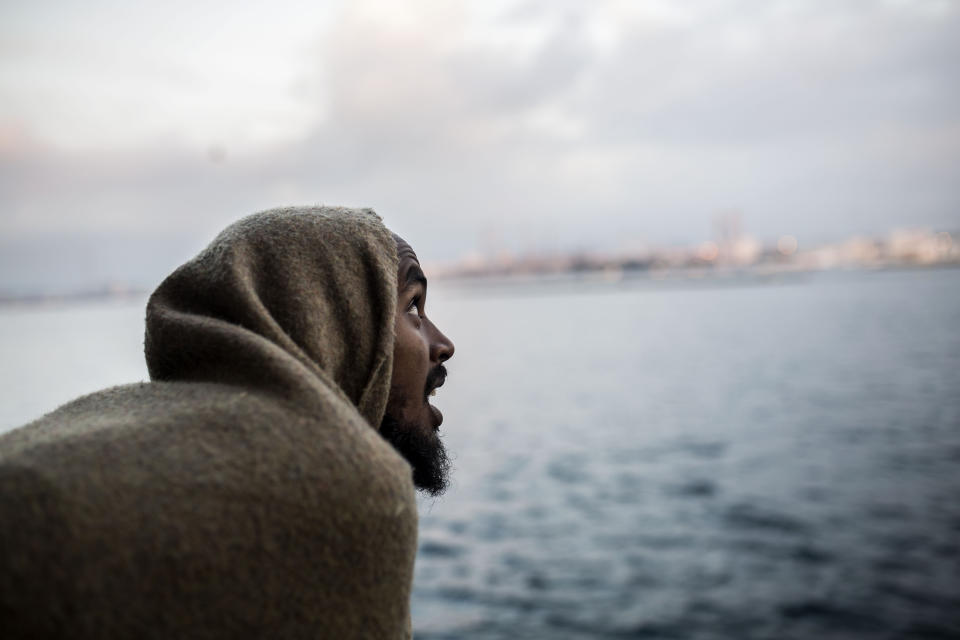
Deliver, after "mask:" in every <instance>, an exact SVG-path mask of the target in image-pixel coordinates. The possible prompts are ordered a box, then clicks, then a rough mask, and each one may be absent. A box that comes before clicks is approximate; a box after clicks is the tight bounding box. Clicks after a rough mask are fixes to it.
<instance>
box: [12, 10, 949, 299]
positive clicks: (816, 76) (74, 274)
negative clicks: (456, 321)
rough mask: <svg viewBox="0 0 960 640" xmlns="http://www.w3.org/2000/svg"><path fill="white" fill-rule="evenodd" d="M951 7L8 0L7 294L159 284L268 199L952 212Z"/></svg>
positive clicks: (470, 231) (753, 217)
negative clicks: (220, 232) (11, 0)
mask: <svg viewBox="0 0 960 640" xmlns="http://www.w3.org/2000/svg"><path fill="white" fill-rule="evenodd" d="M958 36H960V4H957V3H955V2H950V1H949V0H914V1H912V2H907V1H900V0H898V1H893V0H887V1H880V0H877V1H873V0H871V1H847V2H833V1H815V0H810V1H804V2H786V1H769V0H763V1H752V2H751V1H731V2H707V1H691V2H683V3H678V2H670V1H667V0H655V1H642V2H641V1H637V2H627V1H623V2H620V1H596V2H564V1H557V0H551V1H549V2H546V1H543V2H538V1H530V2H504V1H489V0H485V1H483V2H480V1H477V2H463V1H459V2H458V1H449V0H445V1H442V2H440V1H437V2H424V1H414V2H388V1H383V2H378V1H369V0H361V1H358V2H272V3H269V5H268V4H267V3H254V2H245V1H238V2H233V3H230V4H229V5H227V4H224V3H221V2H207V1H203V0H200V1H197V0H191V1H190V2H180V1H173V2H165V3H137V5H136V6H134V5H131V4H130V3H126V2H119V1H110V0H85V1H84V2H75V1H70V0H63V1H60V2H47V1H43V0H40V1H36V2H30V3H27V2H19V3H14V2H6V3H3V4H2V6H0V292H2V293H6V294H25V293H29V292H34V291H37V290H40V291H45V292H63V291H68V290H71V289H78V288H81V289H82V288H87V287H100V286H102V285H104V284H107V283H113V284H120V285H127V286H134V287H146V288H150V287H152V286H153V285H154V284H155V283H156V282H157V281H158V280H159V279H160V278H161V277H162V276H163V275H165V274H166V273H167V272H169V271H170V270H171V268H172V267H173V266H175V265H176V264H178V263H179V262H181V261H182V260H184V259H186V258H187V257H189V256H190V255H192V254H193V253H194V252H195V251H196V250H198V249H199V248H200V247H202V246H203V245H204V244H205V243H206V242H207V241H208V240H209V239H210V238H211V237H212V235H213V234H214V233H215V232H217V231H218V230H219V229H220V228H222V227H223V226H225V225H226V224H228V223H229V222H230V221H232V220H234V219H236V218H237V217H239V216H241V215H244V214H246V213H250V212H253V211H255V210H259V209H262V208H267V207H271V206H276V205H281V204H310V203H317V202H322V203H328V204H345V205H356V206H361V205H362V206H373V207H375V208H376V209H377V210H378V211H379V212H380V213H381V214H382V215H383V216H384V217H385V218H386V221H387V223H388V224H389V225H390V226H392V227H393V228H395V229H396V230H397V231H399V232H401V233H402V234H405V235H407V236H409V238H410V239H411V242H412V243H413V244H414V246H415V248H417V249H418V251H419V252H420V254H421V255H422V257H423V258H424V259H425V260H426V261H449V260H454V259H458V258H461V257H463V256H464V255H468V254H470V253H472V252H473V253H476V252H478V251H479V252H492V251H497V250H502V249H508V250H514V251H521V250H548V251H549V250H568V249H617V248H623V247H632V246H640V245H663V244H683V243H694V242H699V241H701V240H702V239H704V238H707V237H709V235H710V233H711V224H712V220H713V219H714V217H715V216H716V215H717V214H718V212H721V211H725V210H730V209H736V210H738V211H739V212H740V214H741V216H742V220H743V226H744V229H745V231H747V232H749V233H752V234H754V235H756V236H757V237H759V238H760V239H763V240H770V239H775V238H776V237H778V236H779V235H781V234H787V233H789V234H793V235H795V236H796V237H797V238H798V239H799V241H800V244H801V246H810V245H811V244H816V243H818V242H825V241H832V240H836V239H840V238H843V237H846V236H849V235H851V234H872V233H884V232H886V231H888V230H890V229H892V228H896V227H910V226H923V227H931V228H934V229H950V230H953V229H956V227H957V226H958V221H960V208H958V203H960V189H958V187H957V176H958V175H960V83H958V82H957V81H956V79H957V77H960V75H958V65H960V37H958Z"/></svg>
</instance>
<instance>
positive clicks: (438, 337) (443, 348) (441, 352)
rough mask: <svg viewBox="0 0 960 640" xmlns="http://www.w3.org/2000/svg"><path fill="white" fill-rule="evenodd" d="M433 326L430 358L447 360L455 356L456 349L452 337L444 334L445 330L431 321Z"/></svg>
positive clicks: (439, 360) (437, 360) (436, 360)
mask: <svg viewBox="0 0 960 640" xmlns="http://www.w3.org/2000/svg"><path fill="white" fill-rule="evenodd" d="M431 326H432V327H433V336H432V338H433V339H432V340H431V341H430V359H431V360H433V361H435V362H446V361H447V360H449V359H450V358H452V357H453V352H454V350H455V348H454V346H453V342H451V341H450V338H448V337H447V336H445V335H443V332H442V331H440V329H438V328H437V326H436V325H434V324H433V323H431Z"/></svg>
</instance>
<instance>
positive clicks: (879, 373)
mask: <svg viewBox="0 0 960 640" xmlns="http://www.w3.org/2000/svg"><path fill="white" fill-rule="evenodd" d="M135 5H136V6H135ZM958 71H960V2H953V1H950V0H943V1H939V0H914V1H912V2H906V1H892V0H887V1H883V0H869V1H868V0H864V1H855V0H850V1H845V2H838V1H818V0H804V1H799V0H798V1H795V2H786V1H776V0H757V1H742V2H741V1H729V2H708V1H706V0H703V1H698V0H691V1H684V2H675V1H672V0H658V1H639V0H638V1H633V2H629V1H623V2H618V1H602V0H594V1H591V2H565V1H562V0H550V1H542V2H538V1H531V2H503V1H490V0H485V1H476V2H458V1H455V0H444V1H437V2H420V1H416V2H394V1H383V2H373V1H367V0H361V1H357V2H271V3H269V6H268V4H267V3H262V4H258V3H252V2H245V1H243V0H240V1H235V2H233V3H230V4H229V5H227V4H226V3H221V2H207V1H204V0H191V1H190V2H185V1H183V2H182V1H179V0H175V1H170V2H165V3H129V2H119V1H111V0H85V1H84V2H75V1H70V0H64V1H61V2H56V3H54V2H44V1H42V0H41V1H34V2H29V3H28V2H17V3H14V2H2V0H0V299H3V298H6V299H7V301H9V299H10V298H18V297H21V298H24V297H25V298H29V297H31V296H32V297H34V298H35V299H40V300H43V299H44V298H45V296H48V295H49V294H64V293H83V292H97V291H100V292H103V291H110V290H113V291H121V290H127V289H129V290H134V291H139V292H138V293H134V294H133V295H131V296H127V297H122V296H114V297H96V296H78V297H76V298H75V299H70V298H69V297H67V298H60V299H55V298H56V296H55V295H54V296H53V298H54V299H50V300H47V302H48V303H49V304H0V355H2V358H0V432H3V431H6V430H9V429H11V428H14V427H16V426H17V425H20V424H23V423H25V422H28V421H30V420H31V419H33V418H36V417H38V416H40V415H41V414H43V413H44V412H45V411H48V410H50V409H53V408H54V407H56V406H57V405H59V404H60V403H63V402H66V401H68V400H69V399H71V398H73V397H75V396H77V395H79V394H83V393H87V392H91V391H94V390H96V389H99V388H102V387H105V386H110V385H114V384H121V383H125V382H134V381H137V380H142V379H144V378H146V377H147V372H146V368H145V366H144V362H143V356H142V341H143V328H144V327H143V314H144V303H145V297H146V292H148V291H149V290H151V289H152V288H153V287H154V286H156V284H157V283H159V281H160V280H161V278H163V277H164V276H165V275H166V274H167V273H169V272H170V271H171V270H172V269H173V268H175V267H176V266H177V265H179V264H180V263H181V262H183V261H184V260H186V259H188V258H189V257H190V256H192V255H193V254H195V252H197V251H198V250H199V249H200V248H202V247H203V246H204V245H205V244H206V243H207V242H209V240H210V239H211V238H212V237H213V236H214V234H215V233H217V232H218V231H219V230H220V229H222V228H223V227H224V226H226V225H227V224H229V223H230V222H232V221H233V220H235V219H237V218H238V217H240V216H243V215H246V214H248V213H252V212H254V211H257V210H260V209H264V208H268V207H273V206H277V205H286V204H312V203H326V204H343V205H349V206H372V207H374V208H376V209H377V210H378V211H379V212H380V213H381V214H382V215H383V216H384V218H385V220H386V222H387V224H388V226H390V227H391V228H392V229H394V230H396V231H398V232H399V233H401V234H402V235H405V236H406V237H407V238H408V239H409V240H410V241H411V243H412V244H413V246H414V247H415V248H416V249H417V250H418V252H419V254H420V256H421V258H422V259H423V260H424V261H425V262H426V263H434V265H436V263H446V262H451V261H458V260H464V259H468V262H469V260H473V259H476V258H478V257H480V258H482V257H483V256H488V255H497V254H501V252H504V251H508V252H514V253H522V252H541V253H544V252H545V253H550V252H573V251H598V252H610V253H611V255H612V254H613V253H616V252H618V251H621V250H622V251H623V252H624V254H626V253H627V252H628V251H640V250H641V249H642V248H644V247H647V248H650V247H655V248H663V247H674V246H678V247H696V246H697V245H698V244H699V243H701V242H703V241H705V240H708V239H711V236H714V234H716V233H717V230H718V229H717V226H718V225H717V221H718V220H720V221H723V220H727V221H730V220H736V227H737V232H738V233H741V232H742V233H743V234H744V236H743V237H747V236H751V237H752V238H753V239H755V240H757V241H759V242H760V243H762V244H763V245H764V246H770V245H771V244H772V243H775V242H776V241H777V240H778V238H779V239H782V238H788V239H789V243H788V245H787V246H788V248H789V251H787V252H786V253H792V252H793V250H795V249H796V248H797V246H798V245H799V247H800V250H801V252H802V251H803V250H804V249H807V248H810V247H816V246H818V245H819V244H820V243H842V242H844V241H845V240H846V239H848V238H851V237H853V236H864V237H874V236H885V235H886V234H888V233H889V232H890V231H892V230H894V229H912V228H919V229H927V230H929V231H930V232H931V233H926V234H924V233H916V234H913V232H905V233H904V234H901V235H900V236H896V237H899V238H900V240H896V237H894V240H895V241H892V242H890V243H888V245H889V246H895V245H896V246H900V249H897V250H896V251H894V252H893V253H896V252H897V251H899V252H900V253H902V254H904V255H907V256H908V259H904V260H901V261H900V262H897V261H890V260H887V259H886V258H883V260H887V261H885V262H884V261H883V260H879V261H878V260H874V259H873V258H871V259H870V260H861V259H860V258H857V259H856V260H847V261H844V260H834V259H832V258H831V259H830V260H827V261H826V262H820V263H817V262H816V261H813V262H810V263H803V262H800V261H798V262H795V263H785V262H783V261H782V260H781V261H779V262H778V261H777V260H780V258H784V257H785V255H786V253H784V252H783V251H782V247H783V246H784V245H783V244H782V243H781V244H780V245H779V246H780V247H781V254H783V255H780V256H778V255H776V253H774V254H773V258H772V259H771V260H772V261H768V262H765V263H762V264H760V266H759V267H755V268H753V269H752V270H750V269H743V270H741V269H740V266H738V264H737V263H735V262H732V263H731V262H729V261H728V262H726V263H724V262H723V260H722V259H721V258H723V251H725V250H726V248H725V246H724V245H723V243H720V245H713V250H714V256H713V257H714V258H717V263H716V267H717V268H715V269H714V268H713V267H712V266H709V265H705V264H704V263H703V261H702V260H701V262H700V263H696V262H695V260H694V262H693V263H691V264H695V265H696V264H699V266H698V267H697V268H694V269H686V270H685V269H678V270H677V271H676V272H672V275H669V274H668V277H662V276H663V275H664V274H663V273H657V272H655V270H652V269H651V270H649V271H647V270H644V269H636V270H616V271H613V272H595V273H581V272H573V273H566V274H562V275H558V274H554V275H555V276H556V277H552V276H551V277H550V278H542V279H539V280H537V279H509V278H506V279H503V280H493V279H486V280H484V279H477V280H472V281H470V280H454V279H448V280H439V281H437V280H436V279H434V280H433V281H432V282H431V287H430V290H431V293H430V302H429V306H428V308H429V312H430V314H431V317H432V318H433V319H434V320H435V321H436V322H437V324H438V326H440V327H441V328H442V329H443V330H444V331H445V332H446V333H447V334H448V335H449V336H450V337H451V338H452V339H453V340H454V341H455V342H456V344H457V353H456V356H455V358H454V359H453V360H452V361H451V362H450V367H449V368H450V378H449V381H448V384H447V385H446V386H444V388H443V389H442V390H441V392H440V393H439V394H438V398H437V400H436V402H437V404H438V406H439V407H440V408H441V409H442V410H443V411H444V414H445V421H444V425H443V429H442V434H443V435H444V438H445V442H446V443H447V444H448V447H449V449H450V451H451V452H452V454H453V457H454V466H455V472H454V476H453V486H452V488H451V490H450V491H449V492H448V493H447V494H446V495H445V496H444V497H442V498H440V499H438V500H423V501H422V502H421V509H420V549H419V553H418V556H417V564H416V575H415V579H414V592H413V598H412V611H413V620H414V628H415V631H416V633H417V637H418V638H427V639H430V640H441V639H452V638H456V639H458V640H463V639H466V638H469V639H470V640H490V639H495V638H496V639H499V638H511V639H514V638H536V639H541V638H570V639H578V638H580V639H590V640H592V639H594V638H626V637H638V638H660V639H663V640H668V639H676V638H683V639H684V640H694V639H703V640H708V639H713V640H748V639H751V638H757V639H763V640H766V639H769V638H776V639H777V640H787V639H791V638H796V639H798V640H799V639H803V640H806V639H808V638H825V639H829V638H836V639H838V640H841V639H842V640H847V639H849V638H871V639H873V638H876V639H877V640H880V639H886V638H956V637H960V614H958V612H960V544H958V540H960V535H958V534H960V501H958V500H957V499H956V496H957V495H958V493H960V479H958V476H957V473H956V470H957V463H958V461H960V394H958V393H957V390H958V389H960V332H958V331H957V327H960V297H958V296H957V292H958V291H960V269H957V268H909V269H894V268H892V267H904V266H911V267H917V265H920V264H925V265H928V266H929V265H932V264H934V261H933V259H932V258H931V259H930V260H926V259H925V258H924V259H921V258H923V256H924V255H936V256H940V257H941V258H943V260H941V262H940V264H941V265H950V264H953V265H956V264H957V263H958V253H957V250H956V249H957V246H956V242H955V240H954V238H957V237H960V236H958V235H957V231H960V187H958V186H957V183H958V176H960V83H958V82H957V79H958V78H960V73H958ZM734 211H735V212H736V213H735V214H734V213H731V212H734ZM947 232H951V233H953V235H952V236H951V235H950V234H949V233H947ZM911 234H912V235H911ZM911 238H914V239H915V240H916V242H917V243H921V242H926V243H927V244H926V245H924V246H926V247H927V248H926V249H923V250H915V248H914V247H913V244H911V243H913V242H914V240H911ZM714 239H716V238H714ZM898 243H899V244H898ZM931 243H932V244H931ZM938 243H939V244H938ZM888 245H884V246H885V247H887V248H889V246H888ZM901 245H902V246H901ZM844 246H845V247H846V249H844V250H843V251H846V252H847V253H851V252H852V255H854V256H857V255H860V253H863V252H864V251H866V254H869V256H873V255H874V254H878V255H879V249H878V247H879V246H880V245H874V244H872V242H871V241H869V240H868V241H863V242H861V241H858V240H854V241H852V243H850V244H848V245H844ZM918 246H919V244H918ZM904 247H906V248H905V249H904ZM931 247H932V248H931ZM901 249H904V250H903V251H901ZM927 249H930V251H932V252H933V253H930V252H929V251H927ZM775 251H776V249H775V250H774V252H775ZM843 251H840V253H837V255H841V254H843ZM884 251H886V248H885V249H884ZM925 252H926V253H925ZM826 253H827V254H829V253H830V252H829V251H828V252H826ZM835 253H836V252H835ZM888 253H889V252H888ZM914 254H915V255H914ZM797 255H800V254H799V253H798V254H797ZM883 255H887V254H883ZM891 255H893V254H892V253H891ZM911 256H912V257H911ZM918 256H919V257H918ZM827 257H829V256H827ZM841 257H842V255H841ZM694 258H695V254H694ZM712 259H713V258H711V260H712ZM938 259H939V258H938ZM688 262H689V261H688ZM731 264H733V266H732V267H731V266H730V265H731ZM770 264H773V265H774V266H775V267H777V268H776V269H768V268H767V267H768V266H769V265H770ZM804 264H820V265H821V266H823V265H825V264H826V265H833V266H843V267H845V268H849V267H854V266H858V267H860V268H858V269H855V270H848V269H841V270H834V271H825V272H819V271H809V270H807V267H805V266H804ZM794 267H796V268H794ZM864 267H868V268H864Z"/></svg>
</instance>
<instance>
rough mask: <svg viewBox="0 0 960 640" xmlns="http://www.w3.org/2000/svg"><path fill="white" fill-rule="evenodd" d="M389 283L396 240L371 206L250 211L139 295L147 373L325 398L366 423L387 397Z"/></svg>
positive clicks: (298, 398)
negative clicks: (143, 303)
mask: <svg viewBox="0 0 960 640" xmlns="http://www.w3.org/2000/svg"><path fill="white" fill-rule="evenodd" d="M396 279H397V251H396V243H395V241H394V239H393V237H392V236H391V234H390V232H389V231H388V230H387V228H386V227H385V226H384V225H383V223H382V222H381V220H380V218H379V216H377V215H376V214H375V213H374V212H373V210H371V209H347V208H342V207H323V206H320V207H303V208H282V209H272V210H269V211H264V212H261V213H257V214H254V215H252V216H249V217H247V218H244V219H242V220H240V221H239V222H237V223H235V224H234V225H232V226H230V227H228V228H227V229H226V230H224V231H223V232H222V233H221V234H220V235H219V236H218V237H217V238H216V239H215V240H214V241H213V242H212V243H211V244H210V245H209V246H208V247H207V248H206V249H204V250H203V251H202V252H201V253H200V254H199V255H198V256H196V257H195V258H194V259H192V260H190V261H189V262H187V263H186V264H184V265H183V266H182V267H180V268H179V269H177V270H176V271H175V272H174V273H173V274H171V275H170V276H169V277H168V278H167V279H166V280H164V281H163V283H162V284H161V285H160V286H159V287H158V288H157V290H156V291H155V292H154V293H153V295H152V296H151V297H150V300H149V302H148V304H147V318H146V336H145V352H146V359H147V367H148V369H149V372H150V377H151V379H152V380H162V381H178V380H180V381H204V382H216V383H226V384H231V385H238V386H241V387H246V388H249V389H251V390H256V391H260V392H267V393H270V394H274V395H277V396H280V397H281V398H283V399H286V400H290V401H293V402H295V403H298V404H301V405H303V406H305V407H309V406H310V404H311V402H318V401H321V400H320V398H321V397H326V398H329V397H330V396H329V392H333V393H334V394H335V395H336V396H339V397H340V398H342V399H344V400H348V401H349V402H351V403H352V404H353V405H354V406H356V408H357V409H358V410H359V411H360V413H361V415H362V416H363V417H364V419H366V421H367V422H368V423H370V424H371V425H372V426H373V427H374V428H377V427H379V424H380V420H381V419H382V417H383V413H384V410H385V407H386V402H387V397H388V395H389V390H390V376H391V371H392V366H393V362H392V360H393V327H394V316H395V313H396V304H397V303H396V298H397V282H396Z"/></svg>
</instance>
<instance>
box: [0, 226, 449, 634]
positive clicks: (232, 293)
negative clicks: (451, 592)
mask: <svg viewBox="0 0 960 640" xmlns="http://www.w3.org/2000/svg"><path fill="white" fill-rule="evenodd" d="M426 294H427V281H426V279H425V278H424V276H423V272H422V271H421V269H420V265H419V262H418V260H417V257H416V254H415V253H414V252H413V249H411V248H410V246H409V245H408V244H407V243H406V242H404V241H403V240H402V239H400V238H398V237H396V236H394V235H392V234H391V233H390V232H389V231H388V230H387V229H386V228H385V227H384V226H383V224H382V222H381V221H380V219H379V217H377V216H376V214H374V213H373V212H372V211H370V210H351V209H343V208H332V207H315V208H301V209H276V210H272V211H267V212H263V213H260V214H255V215H253V216H250V217H248V218H245V219H243V220H241V221H240V222H238V223H236V224H234V225H233V226H231V227H229V228H228V229H226V230H225V231H224V232H223V233H221V234H220V235H219V236H218V237H217V238H216V239H215V240H214V241H213V243H212V244H211V245H210V246H209V247H207V248H206V249H205V250H204V251H203V252H201V253H200V254H199V255H198V256H197V257H196V258H194V259H193V260H191V261H189V262H187V263H186V264H185V265H183V266H182V267H180V268H179V269H177V270H176V271H175V272H174V273H173V274H172V275H170V276H169V277H168V278H167V279H166V280H165V281H164V282H163V283H162V284H161V285H160V287H159V288H158V289H157V290H156V291H155V292H154V293H153V295H152V296H151V297H150V301H149V303H148V305H147V318H146V339H145V351H146V359H147V365H148V369H149V372H150V378H151V382H148V383H140V384H135V385H129V386H124V387H116V388H113V389H108V390H105V391H101V392H98V393H95V394H92V395H89V396H86V397H83V398H80V399H78V400H75V401H73V402H71V403H69V404H67V405H64V406H63V407H60V408H59V409H57V410H56V411H54V412H53V413H50V414H48V415H46V416H44V417H43V418H41V419H39V420H37V421H36V422H33V423H31V424H29V425H27V426H25V427H22V428H20V429H17V430H15V431H12V432H10V433H8V434H6V435H4V436H3V437H2V438H0V629H3V636H4V637H5V638H20V637H24V638H26V637H63V638H67V637H69V638H134V637H140V638H144V637H145V638H165V639H166V638H253V637H262V638H266V637H269V638H301V637H302V638H306V637H310V638H318V637H319V638H402V637H409V636H410V607H409V603H410V589H411V582H412V577H413V563H414V555H415V553H416V535H417V513H416V503H415V500H414V482H416V484H417V485H418V486H419V487H420V488H422V489H425V490H427V491H429V492H431V493H433V494H436V493H438V492H440V491H442V489H443V488H444V484H445V477H446V470H447V467H448V465H447V463H446V457H445V455H444V451H443V446H442V445H441V443H440V439H439V434H438V428H439V426H440V423H441V421H442V419H443V418H442V416H441V414H440V412H439V411H438V410H437V409H436V408H435V407H433V406H432V405H430V404H429V402H428V397H429V396H430V395H432V394H433V392H434V391H435V390H436V388H437V387H439V386H440V385H441V384H443V382H444V379H445V377H446V370H445V369H444V367H443V363H444V362H445V361H446V360H447V359H449V358H450V357H451V356H452V355H453V350H454V347H453V344H452V343H451V342H450V341H449V340H448V339H447V338H446V337H445V336H444V335H443V334H442V333H441V332H440V331H439V330H438V329H437V328H436V327H435V326H434V325H433V324H432V323H431V322H430V320H429V319H428V317H427V315H426V310H425V304H426ZM391 444H392V445H393V446H391ZM398 452H399V453H398Z"/></svg>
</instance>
